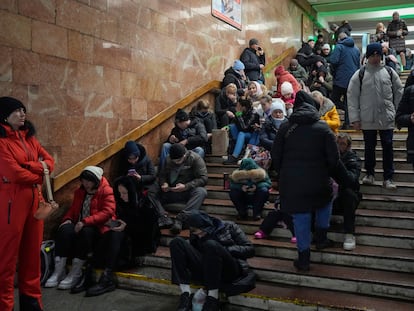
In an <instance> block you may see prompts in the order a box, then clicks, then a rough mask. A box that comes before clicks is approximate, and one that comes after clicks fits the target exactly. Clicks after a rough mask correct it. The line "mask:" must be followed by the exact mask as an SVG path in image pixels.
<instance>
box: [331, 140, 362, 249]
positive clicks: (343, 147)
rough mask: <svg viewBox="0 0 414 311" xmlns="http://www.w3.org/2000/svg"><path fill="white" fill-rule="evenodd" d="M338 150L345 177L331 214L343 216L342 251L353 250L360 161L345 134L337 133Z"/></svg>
mask: <svg viewBox="0 0 414 311" xmlns="http://www.w3.org/2000/svg"><path fill="white" fill-rule="evenodd" d="M337 144H338V149H339V153H340V157H341V162H342V164H343V165H344V166H345V170H342V172H346V174H345V176H344V177H343V178H342V180H344V183H343V184H342V185H340V186H339V191H338V197H337V198H336V199H335V201H334V204H333V214H341V215H343V216H344V232H345V240H344V244H343V248H344V250H348V251H350V250H353V249H355V247H356V242H355V236H354V232H355V211H356V209H357V207H358V204H359V202H360V201H361V193H360V192H359V175H360V173H361V159H360V158H359V157H358V155H357V154H356V152H355V151H353V150H352V149H351V145H352V139H351V136H349V134H347V133H339V134H338V137H337Z"/></svg>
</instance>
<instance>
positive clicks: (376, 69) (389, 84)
mask: <svg viewBox="0 0 414 311" xmlns="http://www.w3.org/2000/svg"><path fill="white" fill-rule="evenodd" d="M403 90H404V89H403V85H402V83H401V80H400V78H399V76H398V74H397V73H396V72H395V71H392V77H391V76H390V74H389V73H388V71H387V70H386V69H385V68H384V65H380V66H374V65H371V64H369V63H367V64H366V68H365V73H364V77H363V79H362V86H361V83H360V78H359V70H357V71H356V72H355V73H354V75H353V76H352V78H351V81H350V82H349V86H348V92H347V98H348V111H349V121H350V122H351V123H352V122H356V121H360V122H361V129H363V130H388V129H393V128H394V123H395V122H394V121H395V112H396V110H397V107H398V103H399V102H400V100H401V97H402V93H403Z"/></svg>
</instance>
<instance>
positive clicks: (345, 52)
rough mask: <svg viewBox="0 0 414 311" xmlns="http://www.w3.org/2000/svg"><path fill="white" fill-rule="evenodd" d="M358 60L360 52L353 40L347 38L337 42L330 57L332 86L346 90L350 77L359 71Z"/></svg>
mask: <svg viewBox="0 0 414 311" xmlns="http://www.w3.org/2000/svg"><path fill="white" fill-rule="evenodd" d="M359 60H360V52H359V50H358V48H357V47H356V46H355V42H354V39H352V38H351V37H347V38H345V39H343V40H340V41H338V44H337V45H336V47H335V49H334V50H333V52H332V53H331V57H330V62H331V68H332V70H333V78H334V79H333V85H334V86H335V85H336V86H338V87H341V88H345V89H346V88H347V87H348V84H349V80H350V79H351V77H352V75H353V74H354V72H355V71H357V70H358V69H359Z"/></svg>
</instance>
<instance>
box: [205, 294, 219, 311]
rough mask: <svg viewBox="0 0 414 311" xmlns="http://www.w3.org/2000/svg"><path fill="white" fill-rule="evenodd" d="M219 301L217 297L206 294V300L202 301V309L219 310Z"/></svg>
mask: <svg viewBox="0 0 414 311" xmlns="http://www.w3.org/2000/svg"><path fill="white" fill-rule="evenodd" d="M219 310H220V301H219V300H218V299H217V298H214V297H211V296H207V297H206V302H204V305H203V309H202V311H219Z"/></svg>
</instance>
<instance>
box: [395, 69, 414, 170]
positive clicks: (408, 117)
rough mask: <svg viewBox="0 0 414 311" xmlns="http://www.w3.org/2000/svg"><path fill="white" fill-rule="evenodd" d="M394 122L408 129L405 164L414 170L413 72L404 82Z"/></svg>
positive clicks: (412, 71) (413, 71)
mask: <svg viewBox="0 0 414 311" xmlns="http://www.w3.org/2000/svg"><path fill="white" fill-rule="evenodd" d="M395 121H396V123H397V126H398V127H399V128H401V127H407V128H408V137H407V142H406V144H407V145H406V146H407V162H408V163H411V164H412V165H413V170H414V70H411V72H410V76H409V77H408V78H407V81H406V82H405V88H404V94H403V97H402V99H401V102H400V104H399V106H398V109H397V115H396V117H395Z"/></svg>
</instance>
